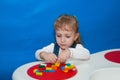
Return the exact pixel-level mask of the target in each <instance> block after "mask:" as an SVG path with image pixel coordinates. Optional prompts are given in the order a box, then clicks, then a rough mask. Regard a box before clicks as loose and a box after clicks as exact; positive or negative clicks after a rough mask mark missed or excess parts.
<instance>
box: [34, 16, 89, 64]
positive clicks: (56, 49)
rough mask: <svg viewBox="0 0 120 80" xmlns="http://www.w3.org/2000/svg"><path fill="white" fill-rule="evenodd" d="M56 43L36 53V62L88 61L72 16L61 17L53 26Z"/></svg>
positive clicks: (87, 53)
mask: <svg viewBox="0 0 120 80" xmlns="http://www.w3.org/2000/svg"><path fill="white" fill-rule="evenodd" d="M54 28H55V37H56V43H51V44H50V45H48V46H46V47H43V48H42V49H39V50H37V51H36V53H35V56H36V58H37V59H38V60H45V61H48V62H51V63H55V62H60V63H63V62H66V61H67V60H68V59H70V58H72V59H85V60H87V59H89V57H90V53H89V51H88V50H87V49H86V48H84V47H83V46H82V44H81V38H80V34H79V31H78V21H77V19H76V18H75V17H74V16H71V15H61V16H60V17H59V18H58V19H57V20H56V22H55V24H54Z"/></svg>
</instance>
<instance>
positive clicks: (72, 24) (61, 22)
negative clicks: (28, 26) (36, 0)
mask: <svg viewBox="0 0 120 80" xmlns="http://www.w3.org/2000/svg"><path fill="white" fill-rule="evenodd" d="M66 25H67V26H66ZM68 26H69V28H68ZM78 26H79V25H78V21H77V19H76V17H74V16H71V15H67V14H65V15H61V16H59V17H58V19H57V20H56V21H55V23H54V28H55V30H60V29H62V30H66V31H70V30H74V31H75V33H79V27H78ZM75 43H82V41H81V38H80V34H79V37H78V38H77V39H76V41H75Z"/></svg>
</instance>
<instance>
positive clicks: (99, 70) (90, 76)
mask: <svg viewBox="0 0 120 80" xmlns="http://www.w3.org/2000/svg"><path fill="white" fill-rule="evenodd" d="M117 50H119V51H120V49H111V50H105V51H101V52H97V53H94V54H91V58H90V60H88V61H79V60H72V61H68V62H69V63H72V64H74V65H75V66H76V67H77V70H78V73H77V74H76V75H75V76H74V77H72V78H70V79H69V80H107V78H108V76H109V75H112V76H115V78H116V77H117V78H116V79H115V78H114V79H112V78H110V79H109V80H120V77H119V75H117V74H120V64H118V63H114V62H110V61H108V60H107V59H105V58H104V55H105V54H106V53H107V52H111V51H117ZM39 63H43V62H40V61H37V62H31V63H27V64H24V65H22V66H20V67H18V68H17V69H16V70H15V71H14V73H13V75H12V80H35V79H33V78H32V77H30V76H29V75H27V70H28V69H29V68H30V67H31V66H33V65H36V64H39ZM110 73H112V74H110ZM101 74H104V75H105V76H106V77H105V76H103V75H101ZM114 74H116V75H114ZM107 75H108V76H107ZM101 76H102V78H101ZM98 78H99V79H98Z"/></svg>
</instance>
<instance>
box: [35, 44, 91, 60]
mask: <svg viewBox="0 0 120 80" xmlns="http://www.w3.org/2000/svg"><path fill="white" fill-rule="evenodd" d="M54 45H55V43H51V44H50V45H48V46H45V47H43V48H42V49H38V50H37V51H36V52H35V57H36V59H38V60H42V59H41V58H40V56H39V55H40V53H41V52H43V51H45V52H48V53H50V54H51V53H53V51H54ZM69 50H70V52H71V56H70V58H73V59H86V60H87V59H89V58H90V52H89V50H88V49H86V48H84V47H83V46H82V45H81V44H77V45H76V47H75V48H69ZM60 52H61V49H59V53H60Z"/></svg>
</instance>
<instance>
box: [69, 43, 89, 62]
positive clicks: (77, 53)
mask: <svg viewBox="0 0 120 80" xmlns="http://www.w3.org/2000/svg"><path fill="white" fill-rule="evenodd" d="M69 50H70V52H71V58H73V59H82V60H87V59H89V58H90V52H89V50H88V49H86V48H84V47H83V46H82V45H81V44H77V45H76V47H75V48H69Z"/></svg>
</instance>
